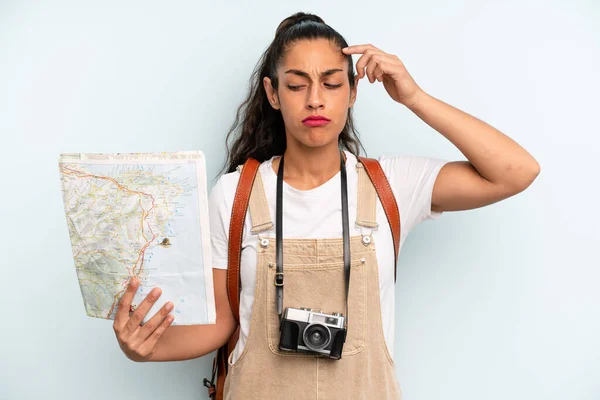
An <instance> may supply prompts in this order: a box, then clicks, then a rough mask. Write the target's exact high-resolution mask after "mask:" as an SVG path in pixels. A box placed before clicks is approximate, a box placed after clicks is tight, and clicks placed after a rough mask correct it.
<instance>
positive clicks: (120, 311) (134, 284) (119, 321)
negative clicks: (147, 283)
mask: <svg viewBox="0 0 600 400" xmlns="http://www.w3.org/2000/svg"><path fill="white" fill-rule="evenodd" d="M139 283H140V281H139V280H138V279H137V278H136V277H132V278H131V279H130V280H129V284H128V285H127V290H125V293H124V294H123V296H121V300H119V305H118V306H117V313H116V315H115V324H116V325H118V326H122V325H124V324H125V323H126V322H127V320H128V319H129V307H130V306H131V301H132V300H133V296H134V295H135V293H136V292H137V289H138V286H139Z"/></svg>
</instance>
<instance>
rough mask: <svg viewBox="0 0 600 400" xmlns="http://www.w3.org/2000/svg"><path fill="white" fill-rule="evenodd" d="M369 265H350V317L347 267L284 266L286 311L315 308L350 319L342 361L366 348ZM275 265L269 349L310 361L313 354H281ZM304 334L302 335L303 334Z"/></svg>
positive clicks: (269, 280) (270, 281) (269, 279)
mask: <svg viewBox="0 0 600 400" xmlns="http://www.w3.org/2000/svg"><path fill="white" fill-rule="evenodd" d="M367 267H368V266H367V263H366V262H365V261H364V260H361V259H357V260H353V261H352V262H351V264H350V288H349V292H348V315H346V306H345V304H346V303H345V300H346V283H345V280H344V263H343V262H331V263H319V264H284V265H283V275H284V286H283V311H284V313H285V309H286V307H293V308H300V307H304V308H312V309H313V310H322V312H323V313H325V314H331V313H334V312H339V313H343V314H344V316H345V317H347V318H348V327H347V330H348V331H347V337H346V342H345V343H344V347H343V351H342V357H343V356H346V355H352V354H357V353H359V352H360V351H361V350H362V349H363V348H364V347H365V340H366V338H365V336H366V330H367V329H366V328H367V326H366V323H367ZM276 272H277V271H276V267H275V263H272V266H270V267H269V268H268V270H267V274H266V282H265V289H266V291H267V293H266V313H267V314H266V315H267V318H266V321H267V336H268V343H269V348H270V349H271V351H272V352H273V353H275V354H278V355H282V356H293V357H310V358H314V355H311V354H302V353H294V352H290V351H280V350H279V338H280V331H279V315H278V314H277V304H276V286H275V273H276ZM300 334H302V332H300Z"/></svg>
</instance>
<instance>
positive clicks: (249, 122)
mask: <svg viewBox="0 0 600 400" xmlns="http://www.w3.org/2000/svg"><path fill="white" fill-rule="evenodd" d="M314 39H327V40H329V41H330V42H331V43H333V44H335V45H336V46H338V47H339V48H340V54H341V49H342V48H344V47H347V46H348V43H347V42H346V40H345V39H344V37H343V36H342V35H340V34H339V33H338V32H337V31H335V30H334V29H333V28H331V27H330V26H329V25H327V24H325V22H324V21H323V20H322V19H321V18H320V17H319V16H317V15H314V14H308V13H304V12H298V13H295V14H293V15H291V16H289V17H287V18H286V19H284V20H283V21H282V22H281V23H280V24H279V26H278V27H277V31H276V32H275V39H274V40H273V42H272V43H271V44H270V45H269V47H268V48H267V49H266V50H265V52H264V53H263V54H262V56H261V57H260V59H259V61H258V63H257V66H256V67H255V69H254V71H253V73H252V76H251V78H250V82H249V93H248V96H247V98H246V100H245V101H244V102H243V103H242V104H241V105H240V107H239V108H238V110H237V114H236V118H235V121H234V123H233V125H232V126H231V128H230V129H229V132H228V133H227V137H226V139H225V147H226V150H227V158H226V160H225V164H224V165H223V168H222V169H221V171H220V172H219V175H221V173H223V171H225V172H226V173H228V172H233V171H234V170H235V169H236V167H237V166H238V165H240V164H243V163H244V162H245V161H246V160H247V159H248V158H249V157H253V158H255V159H256V160H258V161H259V162H263V161H265V160H268V159H270V158H271V157H273V156H275V155H282V154H283V153H284V150H285V148H286V137H285V126H284V121H283V117H282V116H281V112H280V111H279V110H276V109H274V108H272V107H271V104H270V103H269V101H268V99H267V93H266V91H265V88H264V86H263V78H264V77H269V78H270V79H271V82H272V86H273V89H275V90H277V88H278V86H279V82H278V79H277V66H278V65H279V64H280V62H281V61H282V59H283V57H284V56H285V54H286V52H287V50H288V49H289V47H288V46H290V45H293V44H294V43H296V42H298V41H300V40H314ZM345 57H346V59H347V60H348V80H349V81H350V88H351V89H353V88H354V77H355V73H354V68H353V64H352V56H351V55H350V54H348V55H345ZM232 135H233V138H232V137H231V136H232ZM231 140H232V141H233V143H231V146H230V145H229V142H230V141H231ZM338 145H339V148H340V149H343V150H347V151H349V152H351V153H352V154H354V155H355V156H358V155H359V154H360V149H361V148H362V149H363V151H364V150H365V149H364V147H363V145H362V143H361V142H360V139H359V134H358V131H357V130H356V128H355V127H354V121H353V118H352V108H349V109H348V118H347V120H346V125H345V126H344V129H342V132H341V133H340V135H339V138H338ZM365 153H366V151H365ZM217 177H218V176H217ZM215 179H216V178H215Z"/></svg>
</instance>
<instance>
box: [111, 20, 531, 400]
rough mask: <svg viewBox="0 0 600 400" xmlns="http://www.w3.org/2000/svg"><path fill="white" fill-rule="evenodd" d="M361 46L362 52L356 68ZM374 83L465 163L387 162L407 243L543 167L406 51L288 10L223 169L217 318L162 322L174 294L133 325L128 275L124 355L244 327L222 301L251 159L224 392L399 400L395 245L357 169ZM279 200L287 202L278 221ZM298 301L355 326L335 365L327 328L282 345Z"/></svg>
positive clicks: (173, 355)
mask: <svg viewBox="0 0 600 400" xmlns="http://www.w3.org/2000/svg"><path fill="white" fill-rule="evenodd" d="M352 54H362V56H361V57H360V58H359V60H358V62H357V64H356V70H357V75H355V73H354V71H353V65H352V56H351V55H352ZM365 76H366V77H367V78H368V80H369V82H370V83H375V81H377V82H382V83H383V87H384V88H385V90H386V91H387V93H388V94H389V96H390V97H391V98H392V99H393V100H394V101H396V102H398V103H400V104H402V105H404V106H406V107H408V108H409V109H410V110H411V111H413V112H414V113H415V114H416V115H418V116H419V117H420V118H421V119H422V120H423V121H425V122H426V123H427V124H429V125H430V126H431V127H433V128H434V129H436V130H437V131H438V132H440V133H441V134H442V135H444V136H445V137H446V138H447V139H448V140H450V141H451V142H452V143H453V144H454V145H456V146H457V147H458V148H459V150H460V151H461V152H462V153H463V154H465V156H466V157H467V158H468V160H469V161H455V162H447V161H445V160H440V159H434V158H427V157H410V156H396V157H380V158H379V159H378V161H379V164H380V165H381V168H382V169H383V172H384V173H385V177H386V178H387V181H388V182H389V184H390V185H391V188H392V190H393V194H394V198H395V199H396V201H397V205H398V209H399V212H400V220H401V227H402V230H401V238H400V245H401V244H402V242H403V240H404V238H405V237H406V235H407V234H408V232H410V230H411V229H412V228H413V227H414V226H415V225H417V224H418V223H419V222H421V221H423V220H426V219H433V218H438V217H439V216H440V215H441V213H442V212H443V211H456V210H467V209H473V208H477V207H482V206H485V205H488V204H492V203H495V202H497V201H500V200H502V199H505V198H508V197H510V196H513V195H515V194H517V193H519V192H521V191H523V190H524V189H525V188H527V187H528V186H529V185H530V184H531V182H532V181H533V180H534V179H535V178H536V176H537V175H538V174H539V170H540V167H539V165H538V163H537V162H536V160H535V159H534V158H533V157H532V156H531V155H530V154H529V153H528V152H527V151H525V150H524V149H523V148H522V147H520V146H519V145H518V144H517V143H515V142H514V141H512V140H511V139H510V138H508V137H507V136H505V135H504V134H502V133H501V132H499V131H497V130H496V129H494V128H492V127H491V126H489V125H487V124H485V123H484V122H482V121H480V120H478V119H476V118H474V117H472V116H470V115H468V114H466V113H464V112H462V111H460V110H457V109H456V108H453V107H451V106H450V105H448V104H445V103H443V102H442V101H440V100H437V99H435V98H434V97H432V96H430V95H428V94H427V93H425V92H424V91H423V90H422V89H421V88H420V87H419V86H418V85H417V84H416V83H415V81H414V80H413V79H412V78H411V76H410V74H409V73H408V71H407V70H406V68H405V67H404V64H403V63H402V61H400V59H399V58H398V57H397V56H395V55H392V54H388V53H385V52H383V51H382V50H380V49H378V48H376V47H374V46H372V45H356V46H348V44H347V43H346V41H345V40H344V38H343V37H342V36H341V35H340V34H339V33H337V32H336V31H335V30H333V29H332V28H331V27H329V26H328V25H326V24H325V23H324V22H323V20H322V19H321V18H319V17H318V16H316V15H313V14H305V13H297V14H294V15H292V16H290V17H289V18H286V19H285V20H284V21H283V22H282V23H281V24H280V25H279V27H278V29H277V32H276V35H275V39H274V41H273V43H272V44H271V45H270V46H269V48H268V49H267V50H266V52H265V54H264V55H263V56H262V58H261V60H260V63H259V65H258V68H257V70H256V71H255V74H254V75H253V80H252V86H251V91H250V94H249V97H248V99H247V100H246V101H245V102H244V104H242V107H240V110H238V115H237V118H236V121H235V123H234V126H233V127H232V130H231V131H230V133H229V134H228V136H227V141H229V136H230V135H231V134H232V133H233V132H234V131H235V128H236V126H237V125H238V123H239V125H240V126H241V129H240V130H239V132H238V136H237V137H236V138H235V140H234V142H233V144H232V145H231V147H230V148H228V155H227V161H226V163H225V166H224V169H226V173H225V174H224V175H222V176H221V177H220V178H219V180H218V181H217V183H216V184H215V186H214V188H213V189H212V191H211V194H210V199H209V200H210V224H211V240H212V256H213V262H214V269H213V271H214V284H215V298H216V307H217V323H216V324H215V325H202V326H174V327H172V328H171V329H167V328H168V327H169V325H170V323H171V320H170V317H167V315H168V313H169V311H170V310H169V309H167V307H168V304H169V303H168V304H167V305H166V306H165V308H164V309H162V310H161V311H159V312H158V313H157V314H156V315H155V316H154V317H153V319H151V320H150V321H149V323H147V324H145V325H144V326H143V327H142V326H139V322H140V321H141V318H143V316H144V315H145V313H146V312H147V311H148V309H149V308H150V307H151V305H152V303H153V302H154V301H156V299H157V298H158V296H159V295H160V290H158V289H155V292H154V293H151V294H150V295H149V296H148V298H147V299H146V300H145V301H144V302H143V303H142V304H141V305H140V306H139V307H138V313H133V316H132V317H131V318H130V317H129V316H128V315H127V312H126V311H122V310H127V309H128V308H129V304H130V302H131V298H132V297H133V294H134V293H135V291H136V290H137V282H134V281H133V280H132V283H131V285H130V287H129V289H128V291H127V293H126V294H125V295H124V296H123V298H122V300H121V303H122V305H121V304H120V306H119V307H120V310H119V313H118V316H117V318H116V320H115V325H114V326H115V332H116V333H117V338H118V339H119V343H120V345H121V348H122V349H123V351H124V352H125V354H127V356H128V357H129V358H131V359H134V360H137V361H165V360H183V359H189V358H195V357H200V356H202V355H205V354H208V353H210V352H212V351H214V350H216V349H218V348H220V347H221V346H223V345H224V344H225V343H227V341H228V339H229V338H230V337H231V336H232V334H233V333H234V331H235V330H236V328H237V327H238V324H237V322H236V319H235V318H234V316H233V313H232V310H231V307H230V304H229V301H228V298H227V289H226V278H227V275H226V273H227V268H228V240H229V229H230V218H231V213H232V204H233V198H234V195H235V193H236V188H237V185H238V182H239V180H240V168H238V167H240V166H242V165H243V164H244V163H245V162H246V161H247V160H248V159H249V158H253V159H256V160H258V162H260V166H259V167H258V173H257V174H256V180H255V181H254V186H253V190H255V191H256V195H254V196H253V197H251V199H250V207H249V210H250V211H249V212H248V214H247V216H246V219H245V221H244V227H243V236H242V249H243V250H242V253H241V266H240V271H241V295H240V300H239V339H238V341H237V343H236V346H235V349H234V351H233V352H232V353H231V356H230V357H229V360H228V362H229V368H228V373H227V379H226V381H225V387H224V392H225V393H224V394H225V398H234V399H243V398H287V399H295V398H302V399H304V398H315V397H316V398H324V399H325V398H377V399H379V398H400V397H401V391H400V387H399V384H398V382H397V380H396V377H395V373H394V362H393V359H392V356H393V354H394V350H393V346H394V343H393V340H394V278H395V275H394V274H395V258H394V257H395V253H394V242H393V238H392V233H391V230H390V229H389V226H388V221H387V218H386V215H385V213H384V211H383V209H382V203H381V201H380V199H379V198H377V200H376V201H375V200H373V201H370V200H369V197H368V196H369V195H373V193H375V192H374V188H373V184H372V183H371V181H370V180H369V179H364V175H361V174H364V170H363V166H362V163H361V162H359V159H358V158H357V157H359V147H362V145H361V143H360V140H359V138H358V134H357V132H356V130H355V128H354V124H353V120H352V107H353V105H354V102H355V100H356V94H357V86H358V82H359V80H360V79H362V78H364V77H365ZM244 106H245V109H244V110H243V117H242V120H241V122H240V121H239V116H240V111H241V110H242V108H243V107H244ZM361 176H362V177H363V178H361ZM278 178H279V180H278ZM278 191H280V192H281V193H279V192H278ZM278 193H279V195H280V196H281V197H280V201H277V195H278ZM368 193H370V194H368ZM344 194H346V197H344V196H343V195H344ZM340 199H342V200H340ZM344 199H345V200H344ZM373 199H374V197H373ZM344 201H346V202H347V203H346V205H344ZM277 207H282V212H281V219H279V220H277V212H276V211H277ZM345 217H346V218H348V219H349V224H348V223H347V222H348V221H347V220H344V218H345ZM275 221H276V222H277V224H276V223H275ZM279 224H281V225H282V227H281V225H279ZM344 227H346V228H345V229H347V230H346V231H345V230H344ZM347 236H349V239H348V240H347ZM278 238H280V239H281V240H282V242H280V245H276V240H277V239H278ZM280 257H282V258H280ZM349 264H351V265H349ZM281 271H285V272H284V273H283V274H279V273H280V272H281ZM350 271H351V273H350V274H349V277H347V275H346V273H347V272H348V273H349V272H350ZM284 276H285V279H283V277H284ZM284 281H285V285H282V284H283V282H284ZM346 284H347V285H348V286H346ZM279 287H282V288H284V289H279ZM283 292H285V295H283ZM288 307H289V308H296V309H300V308H312V309H313V311H307V310H302V311H303V314H301V315H306V314H307V313H309V312H310V313H312V312H316V311H322V314H328V315H335V316H338V317H339V316H343V317H344V318H347V319H346V320H342V319H340V318H337V319H336V318H333V319H331V321H337V322H339V321H342V325H340V330H344V329H347V330H346V331H345V333H346V336H345V340H342V341H340V342H335V343H334V344H335V346H339V349H338V350H339V351H340V352H341V354H339V355H341V358H339V359H338V358H335V357H331V358H330V357H315V355H316V350H315V349H316V348H317V347H318V344H319V343H320V344H323V342H320V340H325V339H327V338H326V337H325V336H327V332H317V333H316V334H315V335H313V336H306V337H304V339H305V340H306V343H310V342H311V341H312V340H313V339H314V343H313V345H314V346H312V347H311V346H308V345H307V346H308V347H311V348H310V349H308V350H307V351H305V352H304V353H302V352H296V351H293V350H297V349H295V348H294V349H292V351H290V349H288V348H285V346H282V343H283V342H284V341H282V340H281V336H280V335H281V332H284V330H285V329H287V328H285V329H284V327H287V326H289V325H288V323H287V322H285V323H284V322H283V321H284V320H286V319H285V318H286V315H284V312H285V310H286V309H287V308H288ZM121 309H122V310H121ZM346 310H347V311H346ZM333 313H336V314H333ZM290 315H291V314H288V315H287V318H288V319H292V317H291V316H290ZM294 315H295V314H294ZM315 315H316V314H315ZM286 321H287V320H286ZM336 332H337V331H336ZM297 336H298V335H296V336H295V337H293V338H297ZM288 339H289V337H287V338H286V341H287V340H288ZM329 339H331V337H329ZM306 343H305V344H306ZM329 343H330V345H331V343H333V341H332V340H329ZM282 347H283V348H282ZM292 347H293V346H292ZM330 347H331V346H330ZM320 349H321V350H322V347H320ZM331 354H332V353H331ZM321 355H322V354H321Z"/></svg>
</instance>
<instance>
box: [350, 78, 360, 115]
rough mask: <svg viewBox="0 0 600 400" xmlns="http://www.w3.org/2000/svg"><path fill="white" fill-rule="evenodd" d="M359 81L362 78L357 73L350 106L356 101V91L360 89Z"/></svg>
mask: <svg viewBox="0 0 600 400" xmlns="http://www.w3.org/2000/svg"><path fill="white" fill-rule="evenodd" d="M358 82H360V78H359V77H358V75H356V76H355V77H354V88H352V90H350V104H349V106H348V107H353V106H354V102H355V101H356V93H357V91H358Z"/></svg>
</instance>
